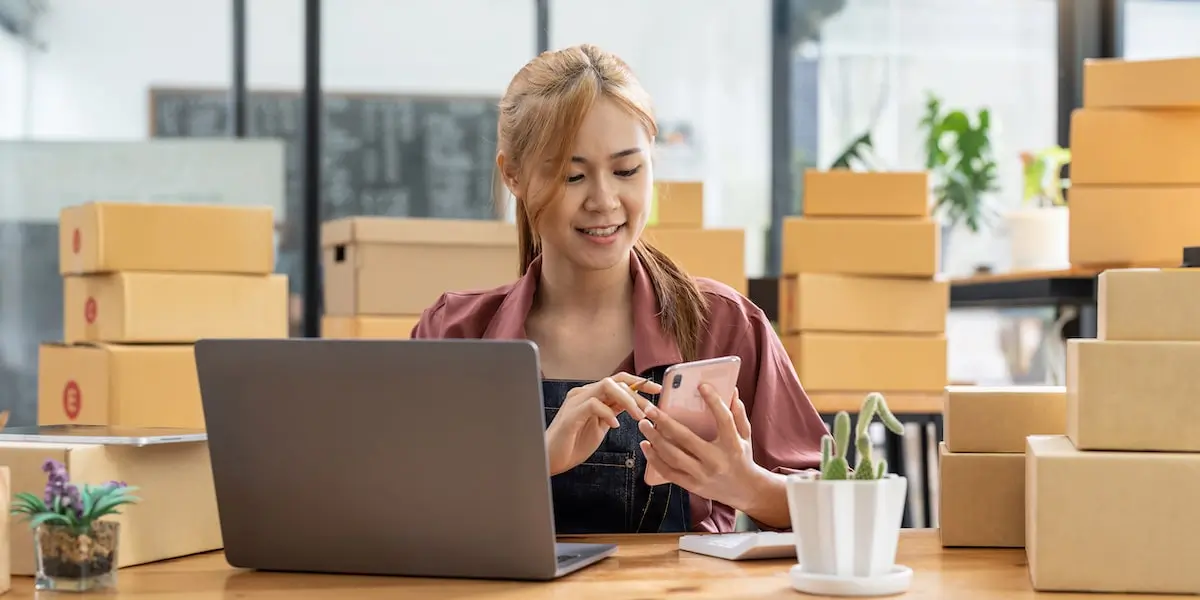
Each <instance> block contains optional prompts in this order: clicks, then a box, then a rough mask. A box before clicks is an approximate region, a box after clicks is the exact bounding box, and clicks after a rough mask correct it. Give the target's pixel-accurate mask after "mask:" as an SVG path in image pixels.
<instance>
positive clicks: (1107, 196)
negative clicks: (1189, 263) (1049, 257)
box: [1067, 138, 1200, 267]
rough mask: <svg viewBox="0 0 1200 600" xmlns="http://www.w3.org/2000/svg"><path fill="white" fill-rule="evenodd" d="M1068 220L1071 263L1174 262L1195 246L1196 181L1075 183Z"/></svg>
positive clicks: (1199, 206)
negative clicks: (1131, 184) (1184, 183)
mask: <svg viewBox="0 0 1200 600" xmlns="http://www.w3.org/2000/svg"><path fill="white" fill-rule="evenodd" d="M1114 139H1116V138H1114ZM1110 145H1111V144H1110ZM1072 169H1074V167H1072ZM1068 219H1069V226H1068V228H1069V231H1068V236H1069V238H1068V241H1067V244H1068V248H1069V250H1068V251H1069V253H1070V259H1071V264H1073V265H1084V266H1091V265H1095V266H1138V267H1153V266H1178V265H1179V263H1180V261H1181V259H1182V257H1183V248H1184V247H1185V246H1195V245H1200V185H1196V186H1183V187H1181V186H1139V187H1116V186H1111V187H1110V186H1074V187H1072V188H1071V210H1070V212H1069V213H1068Z"/></svg>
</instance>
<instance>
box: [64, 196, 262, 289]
mask: <svg viewBox="0 0 1200 600" xmlns="http://www.w3.org/2000/svg"><path fill="white" fill-rule="evenodd" d="M58 257H59V267H58V270H59V273H60V274H62V275H81V274H86V273H111V272H115V271H172V272H196V273H242V274H255V275H265V274H267V273H271V272H272V271H274V270H275V221H274V215H273V211H272V210H271V207H269V206H262V207H260V206H199V205H187V204H145V203H121V202H89V203H86V204H81V205H78V206H71V207H68V208H64V209H62V211H60V213H59V225H58Z"/></svg>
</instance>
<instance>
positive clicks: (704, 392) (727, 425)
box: [700, 383, 738, 441]
mask: <svg viewBox="0 0 1200 600" xmlns="http://www.w3.org/2000/svg"><path fill="white" fill-rule="evenodd" d="M700 397H701V398H704V403H705V404H707V405H708V411H709V412H711V413H712V415H713V419H714V420H716V422H717V436H718V438H717V439H725V440H731V441H732V440H737V439H738V430H737V423H735V422H734V419H733V413H732V412H730V411H729V406H728V405H727V403H728V402H729V400H726V399H725V398H722V397H721V395H720V394H718V393H717V390H716V388H714V387H713V386H711V385H709V384H707V383H703V384H700Z"/></svg>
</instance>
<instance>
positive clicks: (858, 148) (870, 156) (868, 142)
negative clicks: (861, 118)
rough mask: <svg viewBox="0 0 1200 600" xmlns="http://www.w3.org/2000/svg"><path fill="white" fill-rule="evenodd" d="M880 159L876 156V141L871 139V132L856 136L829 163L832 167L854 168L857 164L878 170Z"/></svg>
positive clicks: (869, 169) (870, 169)
mask: <svg viewBox="0 0 1200 600" xmlns="http://www.w3.org/2000/svg"><path fill="white" fill-rule="evenodd" d="M877 162H878V161H877V160H876V158H875V141H874V140H872V139H871V132H870V131H867V132H866V133H864V134H862V135H860V136H858V137H857V138H854V140H853V141H851V142H850V145H848V146H846V149H845V150H842V153H841V154H839V155H838V157H837V158H835V159H834V160H833V163H831V164H830V165H829V168H830V169H853V168H854V167H855V166H859V167H862V168H865V169H866V170H868V171H873V170H878V165H877V164H876V163H877Z"/></svg>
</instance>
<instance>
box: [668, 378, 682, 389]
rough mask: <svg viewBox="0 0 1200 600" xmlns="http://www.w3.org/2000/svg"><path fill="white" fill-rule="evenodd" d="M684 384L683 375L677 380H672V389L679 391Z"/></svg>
mask: <svg viewBox="0 0 1200 600" xmlns="http://www.w3.org/2000/svg"><path fill="white" fill-rule="evenodd" d="M682 384H683V375H676V376H675V379H673V380H671V387H672V388H676V389H678V388H679V386H680V385H682Z"/></svg>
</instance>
